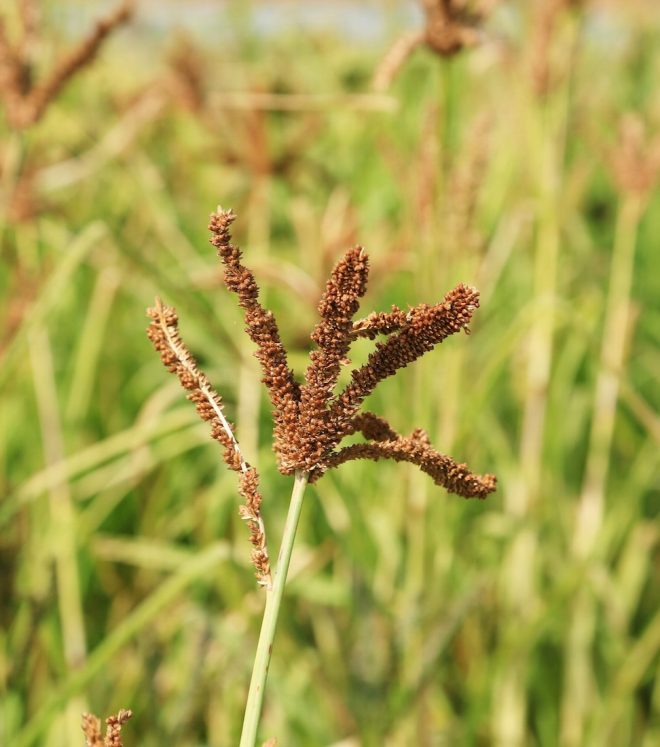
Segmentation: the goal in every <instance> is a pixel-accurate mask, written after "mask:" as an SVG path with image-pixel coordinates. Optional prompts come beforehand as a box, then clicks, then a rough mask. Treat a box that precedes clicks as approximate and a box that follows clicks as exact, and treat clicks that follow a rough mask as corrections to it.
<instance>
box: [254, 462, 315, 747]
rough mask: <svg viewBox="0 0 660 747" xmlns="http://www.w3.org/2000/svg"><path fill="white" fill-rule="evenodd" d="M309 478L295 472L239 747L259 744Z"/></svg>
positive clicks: (304, 473) (268, 593)
mask: <svg viewBox="0 0 660 747" xmlns="http://www.w3.org/2000/svg"><path fill="white" fill-rule="evenodd" d="M308 477H309V474H308V473H307V472H296V477H295V481H294V484H293V492H292V493H291V502H290V503H289V512H288V514H287V517H286V523H285V525H284V534H283V535H282V544H281V546H280V552H279V555H278V557H277V567H276V569H275V573H274V574H273V586H272V588H271V589H268V590H267V591H266V606H265V609H264V616H263V620H262V622H261V631H260V632H259V642H258V643H257V653H256V655H255V659H254V666H253V668H252V678H251V680H250V689H249V691H248V697H247V703H246V706H245V717H244V719H243V730H242V732H241V742H240V747H254V745H255V744H256V740H257V729H258V727H259V718H260V716H261V707H262V704H263V699H264V688H265V686H266V677H267V676H268V666H269V664H270V655H271V651H272V649H273V639H274V638H275V629H276V627H277V618H278V617H279V613H280V605H281V602H282V596H283V594H284V585H285V584H286V577H287V573H288V571H289V562H290V560H291V553H292V551H293V542H294V540H295V537H296V529H297V527H298V519H299V518H300V511H301V509H302V504H303V497H304V495H305V487H306V486H307V480H308Z"/></svg>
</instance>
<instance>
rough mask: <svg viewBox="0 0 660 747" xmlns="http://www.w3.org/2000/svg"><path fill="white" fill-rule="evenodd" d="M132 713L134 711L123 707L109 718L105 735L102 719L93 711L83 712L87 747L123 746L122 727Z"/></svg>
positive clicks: (83, 726) (83, 727)
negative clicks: (103, 733) (102, 732)
mask: <svg viewBox="0 0 660 747" xmlns="http://www.w3.org/2000/svg"><path fill="white" fill-rule="evenodd" d="M132 715H133V712H132V711H129V710H125V709H122V710H121V711H119V713H118V714H117V715H116V716H110V717H109V718H107V719H106V720H105V724H106V731H105V737H104V736H103V735H102V734H101V719H100V718H98V716H94V715H93V714H91V713H83V717H82V730H83V734H84V735H85V745H86V747H122V744H123V743H122V739H121V727H122V726H123V725H124V724H125V723H126V722H127V721H128V720H129V719H130V718H131V716H132Z"/></svg>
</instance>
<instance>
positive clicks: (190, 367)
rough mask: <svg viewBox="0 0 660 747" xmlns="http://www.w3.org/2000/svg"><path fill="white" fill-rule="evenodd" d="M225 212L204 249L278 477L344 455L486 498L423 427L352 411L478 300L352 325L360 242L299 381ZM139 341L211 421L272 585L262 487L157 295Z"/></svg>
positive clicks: (333, 281)
mask: <svg viewBox="0 0 660 747" xmlns="http://www.w3.org/2000/svg"><path fill="white" fill-rule="evenodd" d="M234 220H235V215H234V213H233V212H232V211H231V210H223V209H222V208H218V210H217V212H215V213H213V214H212V215H211V222H210V225H209V230H210V231H211V239H210V241H211V243H212V244H213V245H214V246H215V247H216V249H217V253H218V257H219V258H220V260H221V261H222V263H223V265H224V278H223V279H224V283H225V285H226V287H227V288H228V289H229V290H230V291H232V292H233V293H235V294H236V295H237V297H238V303H239V305H240V306H241V308H242V309H243V310H244V312H245V328H246V331H247V333H248V335H249V336H250V338H251V340H252V341H253V342H254V343H255V345H256V353H255V355H256V357H257V359H258V360H259V363H260V364H261V370H262V381H263V383H264V384H265V386H266V388H267V390H268V394H269V397H270V401H271V405H272V408H273V420H274V450H275V453H276V455H277V459H278V465H279V470H280V472H281V473H282V474H284V475H292V474H294V473H296V472H299V473H304V474H306V475H307V476H308V479H309V482H315V481H316V480H318V479H319V478H320V477H321V476H322V475H323V474H324V473H325V472H326V471H327V470H328V469H330V468H333V467H337V466H339V465H340V464H343V463H344V462H347V461H350V460H352V459H371V460H379V459H393V460H395V461H405V462H410V463H412V464H415V465H417V466H418V467H419V468H420V469H421V470H422V471H423V472H425V473H426V474H428V475H429V476H430V477H431V478H432V479H433V481H434V482H435V484H436V485H439V486H442V487H444V488H446V489H447V490H448V491H449V492H451V493H456V494H457V495H461V496H463V497H465V498H485V497H486V496H487V495H488V494H489V493H491V492H493V491H494V490H495V485H496V480H495V477H494V476H493V475H476V474H474V473H472V472H471V471H470V470H469V469H468V468H467V466H466V465H465V464H459V463H457V462H456V461H455V460H454V459H452V458H451V457H449V456H446V455H444V454H441V453H439V452H438V451H436V450H435V449H434V448H433V447H432V446H431V443H430V441H429V438H428V435H427V434H426V433H425V431H423V430H422V429H416V430H415V431H413V433H411V434H410V435H409V436H402V435H400V434H398V433H396V432H395V431H394V430H393V429H392V428H391V427H390V425H389V424H388V423H387V422H386V421H385V420H383V419H382V418H381V417H379V416H377V415H375V414H374V413H370V412H361V411H360V406H361V405H362V402H363V401H364V399H365V398H366V397H368V396H369V395H370V394H371V393H372V392H373V391H374V389H375V388H376V386H377V385H378V384H379V383H380V382H381V381H383V380H384V379H386V378H388V377H389V376H392V375H393V374H394V373H396V371H397V370H398V369H400V368H404V367H405V366H407V365H408V364H410V363H413V362H414V361H415V360H417V359H418V358H420V357H421V356H422V355H424V353H427V352H429V351H430V350H432V349H433V348H434V347H435V345H437V344H438V343H441V342H442V341H443V340H444V339H445V338H447V337H448V336H449V335H452V334H454V333H455V332H459V331H460V330H464V331H466V332H469V327H468V325H469V323H470V320H471V319H472V315H473V313H474V311H475V310H476V309H477V307H478V306H479V293H478V291H477V290H475V289H474V288H472V287H470V286H468V285H464V284H459V285H457V286H456V287H455V288H454V289H453V290H451V291H449V293H447V294H446V296H445V297H444V299H443V300H442V301H441V302H440V303H437V304H434V305H427V304H420V305H418V306H415V307H413V308H410V309H408V310H407V311H404V310H403V309H400V308H398V307H396V306H393V307H392V309H391V311H388V312H374V313H372V314H370V315H369V316H367V317H365V318H363V319H360V320H357V321H353V317H354V316H355V314H356V313H357V310H358V307H359V301H360V298H361V297H362V296H363V295H364V293H365V292H366V288H367V276H368V271H369V261H368V257H367V254H366V253H365V251H364V249H363V248H362V247H359V246H358V247H354V248H352V249H349V250H348V251H347V252H346V254H345V255H344V257H343V258H342V259H341V260H340V261H339V262H338V263H337V265H336V266H335V268H334V269H333V271H332V273H331V275H330V279H329V280H328V282H327V285H326V288H325V291H324V293H323V296H322V297H321V301H320V303H319V307H318V310H319V315H320V321H319V323H318V324H317V325H316V327H315V328H314V330H313V332H312V334H311V338H312V340H313V342H314V343H316V348H315V349H314V350H313V351H312V352H311V354H310V363H309V366H308V367H307V370H306V372H305V380H304V383H299V382H298V381H297V380H296V379H295V377H294V374H293V371H292V370H291V368H290V367H289V364H288V358H287V352H286V349H285V348H284V345H283V344H282V340H281V338H280V334H279V330H278V327H277V322H276V321H275V317H274V316H273V313H272V312H271V311H268V310H266V309H265V308H264V307H263V306H262V305H261V303H260V302H259V287H258V285H257V282H256V280H255V277H254V275H253V274H252V272H251V271H250V270H249V269H248V268H247V267H245V265H243V264H242V261H241V260H242V253H241V251H240V250H239V248H238V247H237V246H235V245H234V244H232V238H231V233H230V227H231V224H232V223H233V221H234ZM148 314H149V316H150V317H151V320H152V322H151V324H150V326H149V330H148V335H149V338H150V339H151V341H152V342H153V344H154V346H155V347H156V349H157V351H158V352H159V353H160V356H161V359H162V361H163V363H164V364H165V366H166V367H167V368H168V370H170V371H171V372H172V373H175V374H176V375H177V376H178V377H179V380H180V382H181V384H182V385H183V387H184V388H185V389H186V390H187V391H188V397H189V399H191V400H192V401H193V402H194V403H195V405H196V407H197V411H198V413H199V414H200V416H201V417H202V418H203V419H204V420H207V421H209V423H210V424H211V429H212V436H213V438H215V439H216V440H217V441H219V442H220V444H221V445H222V446H223V447H224V459H225V461H226V463H227V464H228V465H229V467H230V468H231V469H233V470H235V471H236V472H238V473H239V476H240V477H239V490H240V493H241V495H242V496H243V498H244V499H245V503H244V504H243V505H242V506H241V509H240V511H241V516H242V517H243V519H244V520H245V521H246V522H247V523H248V526H249V527H250V533H251V542H252V545H253V551H252V560H253V562H254V565H255V567H256V569H257V574H256V575H257V578H258V580H259V582H260V583H261V584H263V585H265V586H270V581H271V574H270V565H269V560H268V552H267V549H266V540H265V532H264V526H263V521H262V519H261V513H260V505H261V495H260V494H259V490H258V485H259V480H258V476H257V473H256V470H255V469H254V468H253V467H250V466H249V465H248V464H247V462H246V461H245V460H244V458H243V456H242V454H241V451H240V448H239V446H238V443H237V441H236V438H235V436H234V432H233V428H232V426H231V424H230V423H229V422H228V421H227V419H226V418H225V416H224V413H223V407H222V400H221V398H220V397H219V395H218V394H217V393H216V392H215V391H214V390H213V388H212V386H211V384H210V382H209V380H208V378H207V377H206V376H205V375H204V374H203V373H202V372H201V371H200V370H199V368H198V366H197V364H196V362H195V360H194V359H193V357H192V356H191V354H190V353H189V351H188V350H187V348H186V347H185V345H184V344H183V342H182V341H181V338H180V336H179V332H178V326H177V325H178V319H177V315H176V311H175V310H174V309H173V308H170V307H167V306H165V305H163V303H162V302H161V301H160V300H159V299H156V305H155V307H154V308H152V309H149V310H148ZM380 336H383V337H384V338H385V340H384V342H378V343H376V346H375V350H374V351H373V352H372V353H371V354H370V355H369V357H368V359H367V362H366V363H365V364H364V365H363V366H361V367H359V368H356V369H355V370H354V371H353V372H352V375H351V378H350V381H349V383H348V385H347V386H346V387H345V388H344V390H343V391H341V392H339V393H335V389H336V387H337V383H338V379H339V374H340V370H341V367H342V365H344V364H346V363H347V355H348V352H349V348H350V346H351V343H352V342H353V341H354V340H356V339H357V338H359V337H366V338H368V339H371V340H374V339H376V338H377V337H380ZM357 433H360V434H362V436H363V437H364V439H365V441H364V442H363V443H357V444H352V445H349V446H344V447H342V446H341V442H342V440H343V439H344V438H345V437H346V436H350V435H353V434H357Z"/></svg>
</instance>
